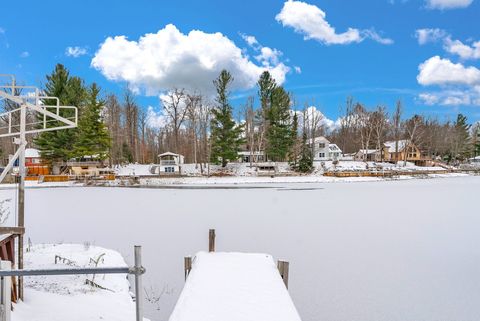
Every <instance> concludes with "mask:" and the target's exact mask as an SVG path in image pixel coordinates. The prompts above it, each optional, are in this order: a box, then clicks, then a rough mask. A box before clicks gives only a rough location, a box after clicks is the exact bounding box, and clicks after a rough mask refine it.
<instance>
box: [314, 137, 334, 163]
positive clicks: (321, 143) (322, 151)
mask: <svg viewBox="0 0 480 321" xmlns="http://www.w3.org/2000/svg"><path fill="white" fill-rule="evenodd" d="M312 141H313V160H314V161H327V160H337V159H339V158H341V157H342V150H341V149H340V148H339V147H338V146H337V144H333V143H330V141H329V140H328V139H326V138H325V137H323V136H319V137H315V138H314V139H313V140H312V139H310V142H309V146H310V147H312V145H311V144H312Z"/></svg>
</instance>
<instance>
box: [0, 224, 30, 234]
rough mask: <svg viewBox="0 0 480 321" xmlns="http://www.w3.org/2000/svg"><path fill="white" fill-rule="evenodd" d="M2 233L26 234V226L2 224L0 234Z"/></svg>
mask: <svg viewBox="0 0 480 321" xmlns="http://www.w3.org/2000/svg"><path fill="white" fill-rule="evenodd" d="M2 234H15V235H23V234H25V227H16V226H0V235H2Z"/></svg>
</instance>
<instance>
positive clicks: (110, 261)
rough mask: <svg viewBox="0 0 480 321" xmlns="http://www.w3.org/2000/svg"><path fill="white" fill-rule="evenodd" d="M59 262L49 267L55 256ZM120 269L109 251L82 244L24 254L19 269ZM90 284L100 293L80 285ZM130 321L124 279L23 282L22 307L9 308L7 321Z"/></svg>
mask: <svg viewBox="0 0 480 321" xmlns="http://www.w3.org/2000/svg"><path fill="white" fill-rule="evenodd" d="M56 255H58V256H60V257H61V261H59V262H58V264H55V256H56ZM91 260H95V261H97V260H98V261H99V263H98V266H126V264H125V261H124V260H123V258H122V256H121V255H120V254H119V253H118V252H115V251H112V250H108V249H104V248H101V247H97V246H90V245H88V244H85V245H78V244H60V245H58V244H57V245H54V244H53V245H52V244H49V245H47V244H42V245H34V246H31V247H30V250H29V252H26V253H25V268H27V269H35V268H37V269H52V268H66V267H67V268H73V267H94V266H95V263H93V262H92V261H91ZM86 279H89V280H93V281H94V282H95V283H97V284H98V285H100V286H101V287H103V288H104V289H101V288H97V287H92V286H90V285H87V284H85V281H86ZM66 320H68V321H90V320H92V321H93V320H105V321H107V320H109V321H127V320H128V321H131V320H135V304H134V302H133V300H132V297H131V295H130V290H129V282H128V280H127V278H126V275H124V274H108V275H95V276H93V275H65V276H34V277H33V276H32V277H25V301H24V302H21V301H20V302H19V303H17V304H16V305H15V307H14V311H13V312H12V321H66Z"/></svg>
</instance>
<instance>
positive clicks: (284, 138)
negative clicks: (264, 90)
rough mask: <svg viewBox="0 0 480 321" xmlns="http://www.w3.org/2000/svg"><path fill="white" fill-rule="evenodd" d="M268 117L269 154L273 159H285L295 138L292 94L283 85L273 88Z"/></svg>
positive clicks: (267, 149) (267, 150)
mask: <svg viewBox="0 0 480 321" xmlns="http://www.w3.org/2000/svg"><path fill="white" fill-rule="evenodd" d="M267 119H268V124H269V126H268V128H267V135H266V136H267V146H266V147H267V148H266V152H267V155H268V157H269V158H270V159H271V160H273V161H284V160H285V159H286V157H287V154H288V152H289V151H290V149H291V147H292V145H293V139H292V121H291V113H290V96H289V94H288V93H287V92H286V91H285V89H283V87H275V88H274V89H273V90H272V92H271V95H270V108H269V109H268V111H267Z"/></svg>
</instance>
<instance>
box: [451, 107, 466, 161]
mask: <svg viewBox="0 0 480 321" xmlns="http://www.w3.org/2000/svg"><path fill="white" fill-rule="evenodd" d="M454 130H455V135H454V136H455V137H454V155H453V156H454V158H456V159H465V158H466V157H468V154H469V146H468V143H469V136H470V135H469V130H470V125H469V124H467V117H466V116H464V115H462V114H458V116H457V121H456V122H455V124H454Z"/></svg>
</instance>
